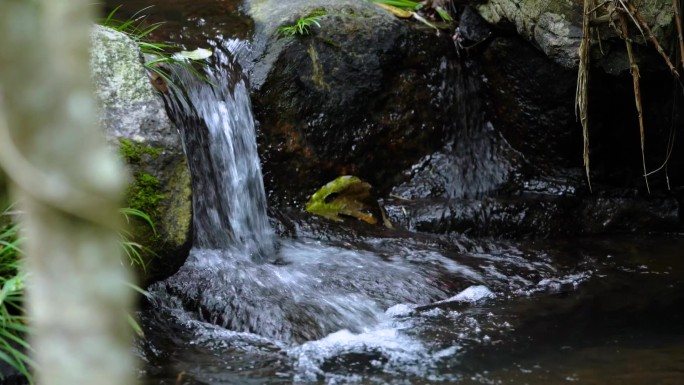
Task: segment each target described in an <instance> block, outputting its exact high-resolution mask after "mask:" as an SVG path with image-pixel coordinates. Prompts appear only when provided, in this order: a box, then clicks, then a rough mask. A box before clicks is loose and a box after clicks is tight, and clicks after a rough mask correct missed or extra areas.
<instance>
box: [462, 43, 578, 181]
mask: <svg viewBox="0 0 684 385" xmlns="http://www.w3.org/2000/svg"><path fill="white" fill-rule="evenodd" d="M471 57H473V60H476V61H477V62H479V64H480V68H481V71H482V73H483V76H484V78H485V79H486V82H485V83H484V84H483V85H482V86H483V88H487V91H486V92H487V93H486V95H487V96H486V98H487V101H488V107H489V109H490V114H491V115H490V119H491V120H492V122H493V125H494V126H495V127H496V128H497V129H498V130H499V131H500V132H501V134H502V136H503V137H504V139H505V140H506V142H507V143H509V144H510V145H511V146H512V147H513V148H514V149H515V150H516V151H518V152H520V153H521V154H522V156H523V157H524V158H525V159H526V160H527V161H528V162H529V164H531V165H532V166H533V167H535V168H536V169H537V170H538V171H536V173H547V174H548V173H551V172H554V170H557V169H559V168H568V167H578V166H581V164H582V158H581V157H582V151H581V149H582V137H581V132H582V131H581V127H579V124H578V123H577V119H576V117H575V107H574V106H575V104H574V101H575V99H574V97H575V89H576V79H577V73H576V72H575V71H572V70H568V69H565V68H563V67H562V66H560V65H558V64H556V63H553V62H552V61H550V60H549V59H548V58H547V57H545V56H544V54H542V53H541V52H539V51H538V50H537V49H535V48H534V47H533V46H531V45H530V44H529V43H528V42H526V41H524V40H523V39H521V38H520V37H517V36H499V37H496V38H494V39H493V40H492V41H491V42H490V43H489V44H487V45H486V46H483V47H482V49H481V50H480V51H478V52H473V53H471Z"/></svg>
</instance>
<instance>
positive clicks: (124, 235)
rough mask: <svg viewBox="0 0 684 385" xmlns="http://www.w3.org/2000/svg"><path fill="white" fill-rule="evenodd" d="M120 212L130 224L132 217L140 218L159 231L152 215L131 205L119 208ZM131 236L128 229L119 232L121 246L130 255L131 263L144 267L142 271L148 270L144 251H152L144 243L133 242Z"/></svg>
mask: <svg viewBox="0 0 684 385" xmlns="http://www.w3.org/2000/svg"><path fill="white" fill-rule="evenodd" d="M119 212H120V213H121V214H122V215H123V216H124V217H125V218H126V223H129V224H130V222H131V218H139V219H141V220H142V221H143V222H145V223H147V224H148V225H149V226H150V228H151V229H152V231H153V232H154V233H155V234H156V233H157V230H156V229H155V227H154V222H153V221H152V218H150V216H149V215H147V214H145V213H144V212H142V211H140V210H138V209H134V208H131V207H126V208H122V209H119ZM131 238H132V234H131V233H130V232H128V231H126V230H122V231H121V232H119V243H120V244H121V248H122V249H123V250H124V253H125V254H126V256H127V257H128V260H129V262H130V265H131V266H138V267H139V268H140V269H142V271H146V269H147V264H146V263H145V259H144V258H143V257H142V252H143V251H146V252H148V253H151V251H150V250H146V249H145V247H144V246H143V245H141V244H139V243H137V242H133V241H132V240H131Z"/></svg>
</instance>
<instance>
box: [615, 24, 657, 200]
mask: <svg viewBox="0 0 684 385" xmlns="http://www.w3.org/2000/svg"><path fill="white" fill-rule="evenodd" d="M620 27H621V28H622V34H623V38H624V39H625V45H626V47H627V56H628V57H629V72H631V74H632V80H633V85H634V103H635V105H636V109H637V115H638V119H639V134H640V138H641V164H642V165H643V169H644V180H645V181H646V190H647V191H648V193H649V194H650V193H651V188H650V186H649V184H648V172H647V171H646V151H645V149H644V147H645V142H646V141H645V135H644V116H643V110H642V108H641V87H640V86H639V77H640V74H639V66H638V65H637V63H636V60H635V59H634V52H633V51H632V40H631V39H630V37H629V30H628V29H627V18H626V17H625V15H624V13H622V12H620Z"/></svg>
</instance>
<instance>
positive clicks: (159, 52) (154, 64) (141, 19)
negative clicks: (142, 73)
mask: <svg viewBox="0 0 684 385" xmlns="http://www.w3.org/2000/svg"><path fill="white" fill-rule="evenodd" d="M120 8H121V6H118V7H116V8H114V9H113V10H112V11H111V12H110V13H109V14H108V15H107V17H105V18H103V19H100V20H98V24H100V25H102V26H105V27H108V28H111V29H113V30H115V31H119V32H121V33H124V34H125V35H127V36H128V37H129V38H130V39H131V40H133V41H134V42H135V43H136V44H137V45H138V47H139V48H140V51H142V53H143V54H144V55H146V56H149V57H152V58H153V59H151V60H147V61H145V62H144V66H145V68H146V69H147V70H148V71H150V73H152V74H153V75H154V77H157V78H160V79H162V80H163V82H164V83H165V84H168V85H171V86H174V87H176V85H175V83H174V82H173V80H172V79H171V77H170V76H169V75H170V74H169V72H167V71H168V68H169V67H168V66H164V65H168V64H176V65H180V66H181V67H183V68H185V69H187V70H189V71H190V72H192V73H193V74H195V75H196V76H197V77H199V78H200V79H202V80H203V81H205V82H209V80H208V79H207V78H206V77H205V76H204V75H203V74H201V73H200V72H199V71H198V70H197V69H195V67H194V64H196V63H200V65H204V62H203V60H204V59H206V58H208V57H209V56H211V51H209V50H206V49H201V51H198V52H201V53H202V54H193V52H187V51H181V52H180V53H177V54H171V53H170V51H173V50H177V48H176V47H174V46H173V45H170V44H165V43H158V42H155V41H153V40H152V39H150V34H151V33H152V32H154V31H155V30H156V29H158V28H159V27H160V26H161V25H162V23H152V24H149V25H148V24H147V22H146V18H147V16H146V15H143V14H142V13H143V12H144V11H145V10H147V9H149V8H150V7H147V8H143V9H142V10H140V11H138V12H136V13H135V14H134V15H133V16H132V17H131V18H129V19H127V20H119V19H117V18H116V17H115V16H116V13H117V12H118V11H119V9H120ZM165 68H166V70H165ZM158 89H159V88H158Z"/></svg>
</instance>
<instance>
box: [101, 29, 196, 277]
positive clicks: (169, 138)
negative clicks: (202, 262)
mask: <svg viewBox="0 0 684 385" xmlns="http://www.w3.org/2000/svg"><path fill="white" fill-rule="evenodd" d="M91 70H92V74H93V79H94V82H95V86H96V95H97V98H98V100H99V102H100V105H101V113H100V120H101V125H102V127H104V129H105V134H106V136H107V138H108V139H109V140H110V141H111V143H112V144H113V145H115V146H117V147H118V148H119V151H120V153H121V155H122V157H123V159H124V160H125V161H126V163H127V165H128V167H129V169H130V174H131V176H132V179H131V185H130V187H129V190H128V196H127V200H126V203H125V205H126V206H128V207H131V208H135V209H139V210H141V211H143V212H145V213H146V214H148V215H149V216H150V217H151V218H152V220H153V221H154V223H155V227H156V232H154V231H152V229H151V228H150V227H149V226H147V225H146V224H145V223H143V222H141V221H137V220H133V222H132V223H133V227H132V230H131V233H132V234H133V236H134V240H135V241H136V242H138V243H140V244H141V245H143V246H145V247H146V248H148V249H149V250H151V251H152V252H153V254H156V257H155V256H153V254H152V253H149V254H150V255H148V256H147V257H149V265H148V269H147V278H148V279H156V278H160V277H163V276H167V275H170V274H171V273H173V272H175V270H177V269H178V267H180V265H181V264H182V262H183V260H184V259H185V257H186V256H187V252H188V250H189V247H190V242H191V236H190V230H191V222H192V201H191V187H190V174H189V171H188V166H187V162H186V158H185V154H184V152H183V146H182V144H181V140H180V136H179V134H178V131H177V129H176V127H175V126H174V125H173V123H172V122H171V121H170V119H169V118H168V116H167V114H166V110H165V108H164V104H163V102H162V99H161V97H160V96H159V95H157V94H156V93H155V91H154V90H153V88H152V85H151V84H150V81H149V79H148V77H147V73H146V71H145V69H144V67H143V65H142V54H141V52H140V50H139V48H138V47H137V45H136V43H135V42H133V41H132V40H131V39H129V38H128V37H127V36H126V35H125V34H123V33H120V32H117V31H114V30H111V29H109V28H105V27H101V26H96V27H95V28H94V30H93V33H92V55H91Z"/></svg>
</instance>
